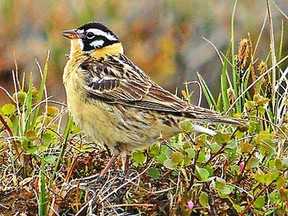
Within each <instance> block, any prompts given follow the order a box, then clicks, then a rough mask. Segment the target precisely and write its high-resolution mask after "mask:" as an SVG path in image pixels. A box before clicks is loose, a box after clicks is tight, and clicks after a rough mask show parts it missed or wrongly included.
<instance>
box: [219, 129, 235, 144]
mask: <svg viewBox="0 0 288 216" xmlns="http://www.w3.org/2000/svg"><path fill="white" fill-rule="evenodd" d="M230 139H231V136H230V134H228V133H227V134H225V133H221V132H218V133H217V134H216V135H215V141H216V142H217V143H225V144H226V143H228V142H229V140H230Z"/></svg>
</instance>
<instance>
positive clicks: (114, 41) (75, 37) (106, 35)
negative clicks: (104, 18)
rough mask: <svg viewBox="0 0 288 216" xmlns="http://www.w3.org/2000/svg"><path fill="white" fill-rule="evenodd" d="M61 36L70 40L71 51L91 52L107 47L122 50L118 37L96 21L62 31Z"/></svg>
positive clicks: (115, 50)
mask: <svg viewBox="0 0 288 216" xmlns="http://www.w3.org/2000/svg"><path fill="white" fill-rule="evenodd" d="M63 36H65V37H66V38H68V39H70V40H71V45H72V50H71V51H72V52H73V49H75V50H79V49H80V50H81V51H82V52H84V53H85V54H91V53H93V52H95V51H98V50H99V51H101V50H102V49H104V48H108V49H106V51H109V50H110V51H111V50H114V52H117V51H119V52H123V48H122V45H121V43H120V42H119V39H118V37H117V36H116V35H115V34H114V33H113V32H112V31H111V30H110V29H109V28H107V27H106V26H105V25H103V24H101V23H98V22H90V23H87V24H84V25H82V26H81V27H79V28H77V29H73V30H67V31H64V32H63Z"/></svg>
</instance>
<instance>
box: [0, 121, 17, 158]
mask: <svg viewBox="0 0 288 216" xmlns="http://www.w3.org/2000/svg"><path fill="white" fill-rule="evenodd" d="M0 121H1V123H2V124H3V126H4V127H5V128H6V130H7V133H8V135H9V136H10V137H11V139H12V144H13V147H14V149H15V151H16V154H17V158H18V160H19V161H21V160H20V153H19V150H18V147H17V144H16V142H15V139H14V136H13V133H12V130H11V128H10V127H9V126H8V124H7V123H6V121H5V120H4V118H3V117H2V115H0Z"/></svg>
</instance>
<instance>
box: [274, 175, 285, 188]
mask: <svg viewBox="0 0 288 216" xmlns="http://www.w3.org/2000/svg"><path fill="white" fill-rule="evenodd" d="M285 184H286V180H285V178H284V177H283V176H279V178H278V179H277V181H276V188H277V189H278V190H279V189H280V188H282V187H284V186H285Z"/></svg>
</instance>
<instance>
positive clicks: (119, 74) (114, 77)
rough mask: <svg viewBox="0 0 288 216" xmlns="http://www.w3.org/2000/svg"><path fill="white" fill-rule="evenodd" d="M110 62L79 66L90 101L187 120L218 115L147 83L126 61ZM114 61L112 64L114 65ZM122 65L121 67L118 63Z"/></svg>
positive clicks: (131, 64) (138, 71)
mask: <svg viewBox="0 0 288 216" xmlns="http://www.w3.org/2000/svg"><path fill="white" fill-rule="evenodd" d="M122 58H124V59H118V58H117V59H115V58H113V59H109V61H102V62H101V61H96V60H95V59H90V60H86V61H85V62H83V63H82V64H81V68H82V69H83V71H84V73H86V76H85V84H86V85H85V88H86V90H87V91H88V96H89V97H90V98H91V99H97V100H102V101H105V102H106V103H112V104H113V103H114V104H123V105H126V106H130V107H137V108H141V109H148V110H154V111H159V112H171V113H174V115H184V116H186V115H188V116H189V118H197V119H198V118H200V119H201V117H203V118H204V117H206V118H207V116H210V117H212V116H217V113H216V112H214V111H212V110H208V109H204V108H201V107H198V106H193V105H190V104H188V103H187V102H185V101H183V100H181V99H180V98H179V97H177V96H176V95H174V94H172V93H170V92H168V91H167V90H165V89H163V88H162V87H161V86H159V85H158V84H156V83H154V82H153V81H151V80H150V78H149V77H148V76H146V75H145V74H144V72H143V71H142V70H141V69H139V68H138V67H137V66H135V65H134V64H133V63H132V62H131V61H130V60H129V59H127V58H126V57H122ZM113 60H114V62H113ZM123 61H125V62H124V64H122V63H121V62H123Z"/></svg>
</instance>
